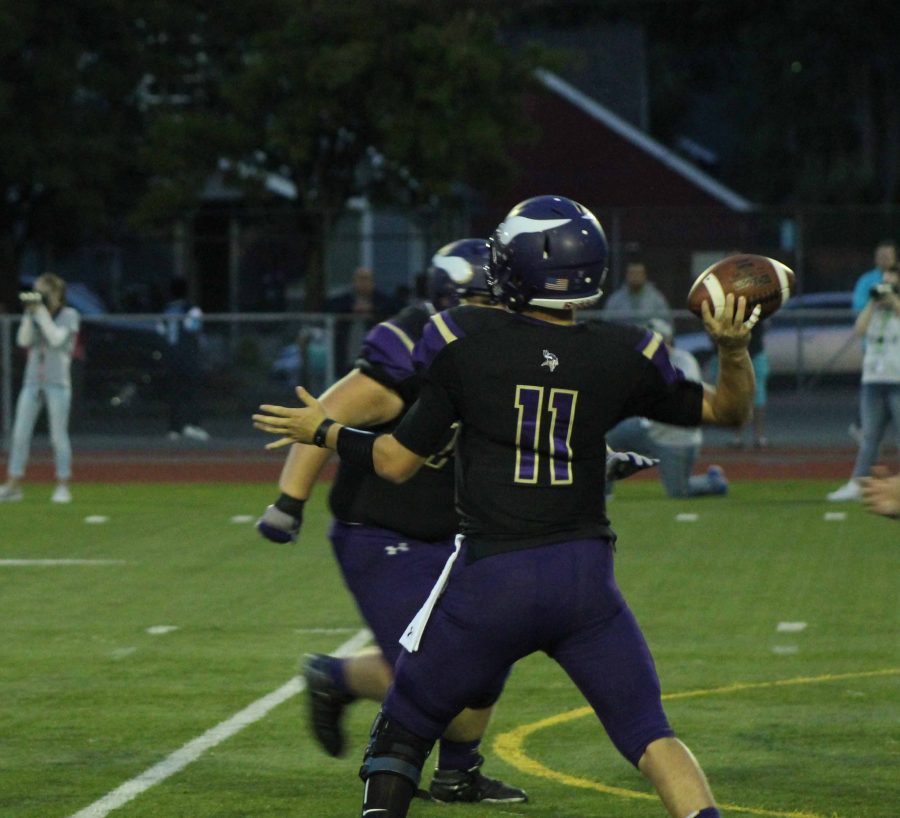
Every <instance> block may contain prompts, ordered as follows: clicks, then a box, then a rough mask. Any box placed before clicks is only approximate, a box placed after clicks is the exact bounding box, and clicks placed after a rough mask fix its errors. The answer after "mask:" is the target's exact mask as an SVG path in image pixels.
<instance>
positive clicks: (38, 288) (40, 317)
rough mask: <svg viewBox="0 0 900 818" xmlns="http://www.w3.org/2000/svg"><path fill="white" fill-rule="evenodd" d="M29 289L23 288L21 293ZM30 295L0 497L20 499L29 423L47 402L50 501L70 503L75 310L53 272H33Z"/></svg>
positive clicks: (21, 327)
mask: <svg viewBox="0 0 900 818" xmlns="http://www.w3.org/2000/svg"><path fill="white" fill-rule="evenodd" d="M26 295H32V294H23V296H26ZM32 299H33V300H28V299H27V298H23V301H22V303H23V304H24V307H25V314H24V316H23V317H22V323H21V324H19V330H18V333H17V334H16V343H17V344H18V345H19V346H20V347H22V348H23V349H26V350H28V361H27V363H26V365H25V376H24V378H23V383H22V390H21V392H19V399H18V401H17V403H16V417H15V422H14V424H13V433H12V448H11V451H10V458H9V466H8V480H7V482H6V485H4V486H3V487H2V488H0V502H14V501H17V500H21V499H22V489H21V487H20V485H19V484H20V481H21V480H22V478H23V477H24V476H25V467H26V466H27V464H28V455H29V450H30V448H31V438H32V435H33V434H34V425H35V423H36V422H37V418H38V414H39V413H40V411H41V407H42V405H43V404H44V403H45V404H46V406H47V416H48V418H49V422H50V442H51V444H52V446H53V459H54V465H55V468H56V489H55V490H54V492H53V495H52V496H51V498H50V499H51V500H52V501H53V502H54V503H69V502H71V501H72V494H71V491H70V490H69V480H70V479H71V477H72V444H71V442H70V440H69V412H70V409H71V405H72V380H71V373H70V370H71V366H72V352H73V350H74V349H75V341H76V338H77V336H78V328H79V323H80V319H79V316H78V312H77V311H76V310H75V309H73V308H72V307H67V306H66V282H65V281H63V279H61V278H60V277H59V276H57V275H54V274H53V273H44V274H43V275H41V276H38V279H37V281H35V284H34V294H33V296H32Z"/></svg>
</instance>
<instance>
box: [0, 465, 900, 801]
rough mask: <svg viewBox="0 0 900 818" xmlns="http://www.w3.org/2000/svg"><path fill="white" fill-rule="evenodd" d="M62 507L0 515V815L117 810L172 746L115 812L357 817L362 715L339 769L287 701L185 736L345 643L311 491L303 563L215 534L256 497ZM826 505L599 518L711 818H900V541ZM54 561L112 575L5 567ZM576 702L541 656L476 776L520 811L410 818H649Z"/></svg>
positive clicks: (660, 501) (155, 490)
mask: <svg viewBox="0 0 900 818" xmlns="http://www.w3.org/2000/svg"><path fill="white" fill-rule="evenodd" d="M75 488H76V502H75V503H73V504H72V505H71V506H62V507H54V506H51V505H50V503H49V502H47V497H49V492H50V488H49V487H46V490H45V487H35V486H29V492H28V495H27V497H26V499H25V501H23V502H22V503H20V504H14V505H6V506H0V560H3V562H2V563H0V600H2V623H0V647H2V650H0V818H69V816H74V815H76V814H78V813H79V812H80V811H84V812H83V813H82V814H81V815H80V816H79V818H102V816H104V815H106V814H108V811H109V810H108V807H109V804H110V803H112V802H111V801H106V802H101V803H100V804H96V805H95V806H94V807H93V808H92V809H91V810H87V809H85V808H87V807H89V806H90V805H92V804H95V802H97V801H99V800H100V799H102V798H103V797H104V796H107V794H109V793H114V792H115V791H117V788H119V787H120V786H121V785H123V784H125V783H126V782H129V781H132V780H133V779H135V778H136V777H137V776H140V775H141V774H142V773H145V772H146V771H148V770H149V769H150V768H152V767H154V765H156V764H158V763H159V762H164V760H166V759H169V758H170V756H172V754H173V753H175V752H176V751H178V750H179V749H180V748H182V747H184V746H185V745H189V747H188V749H187V750H186V751H185V752H187V753H188V755H189V756H190V757H191V759H192V760H191V763H187V764H185V766H184V767H183V768H182V769H180V770H179V771H178V772H175V773H174V774H172V775H168V776H167V777H166V776H162V775H155V776H154V775H153V774H151V775H150V778H155V777H158V778H161V780H160V781H159V782H158V783H156V784H155V785H153V786H150V787H148V788H146V789H145V790H143V791H141V792H139V793H138V794H137V795H135V796H134V797H133V798H131V799H130V800H126V801H125V803H124V805H122V806H120V807H118V808H116V809H115V810H114V811H112V812H111V813H109V814H112V815H113V816H116V818H170V817H175V816H177V817H178V818H180V817H181V816H184V817H185V818H188V817H190V818H206V817H207V816H209V818H212V816H215V818H231V817H235V818H236V817H237V816H254V817H256V816H291V817H292V818H332V816H333V817H334V818H337V817H338V816H341V818H349V816H355V815H357V814H358V809H359V801H360V795H361V784H360V782H359V781H358V779H357V778H356V771H357V769H358V766H359V762H360V759H361V756H362V749H363V747H364V745H365V741H366V736H367V730H368V726H369V723H370V722H371V719H372V717H373V716H374V714H375V712H376V709H377V706H376V705H375V704H374V703H361V704H358V705H356V706H355V707H353V708H351V711H350V716H349V721H348V730H349V732H350V733H351V735H352V741H351V745H352V746H353V750H352V752H351V753H350V755H349V756H348V757H347V758H346V759H342V760H337V761H336V760H333V759H330V758H328V757H326V756H324V755H323V754H322V753H321V752H319V751H318V749H317V748H316V746H315V745H314V744H313V742H312V740H311V739H310V738H309V736H308V734H307V732H306V729H305V725H304V723H303V722H304V718H305V701H304V694H302V693H301V694H300V695H294V696H291V695H290V691H288V692H287V693H285V695H284V697H285V698H286V701H285V702H284V703H283V704H280V705H279V706H277V707H274V708H273V709H272V710H271V711H269V712H268V713H267V714H266V715H264V716H262V717H261V718H258V719H256V720H255V721H253V720H252V719H248V720H250V721H252V723H250V724H248V725H247V726H246V727H245V728H244V729H240V730H236V731H235V732H234V734H233V735H231V736H230V737H228V738H226V739H224V740H222V741H220V742H219V743H217V744H215V745H214V746H211V747H209V748H208V749H207V748H206V747H205V745H204V744H202V743H198V742H196V741H195V740H196V739H198V737H200V736H202V735H203V734H204V733H205V732H206V731H208V730H210V729H211V728H215V727H216V726H217V725H220V724H221V723H222V722H226V721H227V720H228V719H230V718H231V717H232V716H234V715H235V714H236V713H238V712H239V711H241V710H243V709H244V708H245V707H247V706H248V705H251V704H252V703H254V702H256V701H257V700H259V699H261V698H262V697H264V696H266V695H267V694H269V693H271V692H272V691H275V690H279V689H282V688H283V686H284V685H285V684H286V683H287V682H289V680H290V679H291V677H292V676H294V674H295V672H296V667H297V660H298V657H299V656H300V655H301V654H302V653H304V652H309V651H331V650H334V649H336V648H338V647H339V646H341V645H343V644H344V643H346V642H348V640H350V639H351V638H352V637H353V636H354V634H356V633H357V632H358V631H359V629H360V627H361V623H360V621H359V618H358V615H357V613H356V611H355V608H354V607H353V604H352V601H351V600H350V598H349V597H348V595H347V594H346V592H345V591H344V590H343V587H342V584H341V581H340V579H339V577H338V574H337V570H336V567H335V565H334V562H333V560H332V558H331V554H330V549H329V547H328V545H327V541H326V539H325V530H326V525H327V522H328V519H327V516H326V512H325V508H324V496H325V492H324V491H320V492H318V494H317V497H316V500H315V501H314V502H312V503H311V504H310V506H309V510H308V513H307V519H306V523H305V526H304V530H303V541H302V543H301V544H299V545H297V546H275V545H273V544H270V543H266V542H265V541H263V540H261V539H260V538H259V537H258V536H257V534H256V532H255V531H253V529H252V526H251V523H250V522H248V521H243V522H240V521H238V522H233V521H232V518H233V517H234V516H235V515H247V516H248V517H255V515H256V514H258V512H259V511H261V509H262V508H263V507H264V505H265V503H266V502H268V501H269V500H270V499H271V495H272V487H271V486H269V485H261V484H248V485H231V484H226V485H205V484H197V485H190V484H188V485H185V484H180V485H166V484H159V485H134V484H124V485H78V486H76V487H75ZM829 488H833V485H832V484H831V483H829V484H824V483H817V482H813V481H808V482H805V481H797V482H777V483H776V482H772V483H737V484H735V485H733V490H732V495H731V496H729V497H728V498H727V499H723V500H718V499H706V500H694V501H673V500H668V499H664V498H662V497H661V491H660V488H659V486H658V484H656V483H653V482H639V483H634V484H623V485H622V486H620V487H619V490H618V492H617V497H616V498H615V500H614V501H613V502H612V504H611V516H612V517H613V521H614V524H615V526H616V529H617V531H618V532H619V536H620V540H619V551H618V561H617V570H618V577H619V582H620V585H621V586H622V588H623V589H624V591H625V594H626V596H627V597H628V599H629V600H630V602H631V605H632V607H633V608H634V610H635V612H636V614H637V616H638V619H639V620H640V622H641V624H642V626H643V628H644V630H645V633H646V635H647V638H648V640H649V642H650V644H651V647H652V648H653V650H654V654H655V656H656V661H657V666H658V669H659V672H660V676H661V678H662V682H663V690H664V691H665V693H666V695H667V697H668V698H669V701H668V704H667V708H668V712H669V716H670V718H671V720H672V722H673V724H674V725H675V727H676V729H677V730H678V732H679V734H680V735H681V736H682V737H683V738H684V739H685V740H686V741H687V743H688V744H689V745H690V746H691V748H692V749H693V750H694V752H695V753H696V754H697V756H698V757H699V758H700V760H701V762H702V763H703V765H704V768H705V769H706V772H707V774H708V776H709V778H710V781H711V783H712V785H713V789H714V791H715V792H716V795H717V798H718V799H719V801H720V802H721V804H722V805H723V815H726V816H731V815H759V816H791V817H792V818H833V816H839V818H897V816H898V815H900V774H898V770H900V757H898V756H900V753H898V751H900V704H898V702H900V696H898V681H900V640H898V634H900V628H898V624H900V622H898V618H900V617H898V613H900V609H898V600H900V571H898V560H900V523H898V522H894V521H891V520H885V519H882V518H876V517H872V516H870V515H867V514H866V513H865V512H864V511H862V510H861V509H860V508H859V507H858V506H856V505H850V506H849V507H848V506H840V507H835V506H833V505H829V504H826V503H825V502H823V500H822V498H823V497H824V494H825V492H826V490H828V489H829ZM829 512H845V513H846V518H845V519H843V520H826V519H825V515H826V513H829ZM680 513H684V514H697V515H699V517H698V519H697V520H694V521H689V520H688V521H685V520H678V519H677V518H676V517H677V515H678V514H680ZM89 515H99V516H103V517H107V518H108V520H107V521H106V522H102V523H87V522H85V518H86V517H87V516H89ZM61 559H66V560H76V559H77V560H110V561H115V562H109V563H89V564H53V565H45V564H27V565H21V564H11V562H10V561H12V560H29V561H31V560H61ZM486 602H488V603H489V600H488V601H486ZM780 623H806V624H805V626H803V627H802V628H801V626H800V625H797V624H794V625H784V624H782V625H781V630H779V624H780ZM159 626H170V627H171V628H174V629H168V628H165V627H163V628H160V627H159ZM154 628H156V629H158V630H159V631H163V632H153V631H148V629H154ZM792 628H793V629H792ZM583 707H584V701H583V699H582V698H581V697H580V695H579V694H578V692H577V691H576V690H575V689H574V687H573V685H572V684H571V683H570V682H569V681H568V679H567V678H566V677H565V676H564V675H563V674H562V673H561V672H560V671H559V669H558V668H557V667H556V665H555V664H554V663H553V662H551V661H550V660H549V659H547V658H546V657H544V656H533V657H530V658H528V659H527V660H525V661H523V662H521V663H520V664H519V665H518V666H517V667H516V668H515V670H514V671H513V674H512V676H511V678H510V681H509V684H508V687H507V690H506V692H505V694H504V697H503V698H502V699H501V702H500V705H499V707H498V709H497V712H496V715H495V717H494V720H493V722H492V725H491V729H490V731H489V734H488V737H487V740H486V745H487V748H486V753H487V755H488V757H489V761H488V767H487V771H488V772H490V773H493V774H495V775H499V776H501V777H503V778H505V779H506V780H508V781H511V782H514V783H515V784H518V785H521V786H524V787H525V788H526V789H528V791H529V793H530V796H531V803H529V804H524V805H516V806H507V807H503V806H488V805H483V806H458V807H442V806H439V805H432V804H424V803H417V804H415V805H414V806H413V808H412V811H411V813H410V814H411V815H412V816H430V815H433V816H447V818H452V817H453V816H457V815H458V816H472V817H473V818H474V816H531V818H551V816H552V817H553V818H588V816H590V818H645V817H646V818H651V816H662V815H663V811H662V808H661V807H660V806H659V804H658V802H657V801H656V800H655V798H652V797H651V796H650V795H649V790H648V787H647V785H646V783H645V782H644V781H643V779H642V778H641V777H640V775H639V774H637V773H636V772H635V771H634V770H633V769H632V768H631V767H630V766H629V765H628V764H627V763H626V762H625V761H623V760H622V759H621V758H620V757H619V756H618V755H617V754H616V753H615V751H614V750H613V749H612V747H611V745H610V744H609V742H608V740H607V739H606V737H605V735H604V734H603V732H602V729H601V728H600V726H599V725H598V723H597V722H596V720H595V719H594V718H593V716H592V715H590V714H588V713H586V712H584V710H583ZM191 742H194V743H193V744H190V743H191ZM178 758H181V756H176V760H177V759H178ZM170 763H173V764H174V763H175V762H170ZM160 769H161V768H157V772H159V770H160ZM162 769H163V770H165V769H167V768H165V767H164V768H162ZM123 800H124V799H123ZM104 804H106V806H104Z"/></svg>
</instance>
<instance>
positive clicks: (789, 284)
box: [687, 254, 797, 318]
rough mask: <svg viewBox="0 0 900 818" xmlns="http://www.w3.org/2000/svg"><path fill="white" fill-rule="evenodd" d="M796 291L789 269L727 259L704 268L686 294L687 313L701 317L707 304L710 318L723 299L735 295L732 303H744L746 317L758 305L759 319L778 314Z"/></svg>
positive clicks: (757, 259)
mask: <svg viewBox="0 0 900 818" xmlns="http://www.w3.org/2000/svg"><path fill="white" fill-rule="evenodd" d="M796 289H797V280H796V278H795V276H794V271H793V270H791V268H790V267H787V266H786V265H784V264H782V263H781V262H780V261H776V260H775V259H773V258H767V257H766V256H752V255H743V254H742V255H739V256H728V258H723V259H722V260H721V261H717V262H716V263H715V264H713V265H711V266H710V267H707V268H706V269H705V270H704V271H703V272H702V273H700V275H699V276H697V280H696V281H695V282H694V284H693V286H692V287H691V289H690V292H689V293H688V304H687V305H688V309H689V310H690V311H691V312H692V313H694V315H697V316H700V317H702V315H703V314H702V312H701V305H702V304H703V302H704V301H709V302H710V304H709V306H710V307H711V308H712V312H713V314H715V312H716V308H717V307H720V306H722V305H724V303H725V296H726V295H728V293H734V297H735V299H737V298H738V297H740V296H744V297H745V298H746V299H747V311H746V313H745V314H746V315H747V316H749V315H750V313H751V311H752V310H753V308H754V307H755V306H756V305H757V304H759V305H760V308H761V312H760V316H759V317H760V318H766V317H768V316H770V315H772V314H773V313H775V312H778V310H779V309H781V308H782V307H783V306H784V305H785V304H786V303H787V301H788V299H789V298H790V297H791V296H792V295H793V294H794V292H795V290H796Z"/></svg>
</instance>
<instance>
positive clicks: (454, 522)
mask: <svg viewBox="0 0 900 818" xmlns="http://www.w3.org/2000/svg"><path fill="white" fill-rule="evenodd" d="M489 257H490V253H489V246H488V243H487V241H485V240H484V239H463V240H460V241H456V242H452V243H451V244H448V245H446V246H445V247H442V248H441V249H440V250H438V251H437V253H435V255H434V257H433V259H432V264H431V267H430V269H429V271H428V273H429V281H430V288H431V293H430V296H431V301H432V303H434V304H436V305H437V306H438V307H439V308H443V307H449V306H453V305H455V304H456V303H458V301H459V299H462V300H463V301H464V302H469V303H471V302H473V301H474V302H483V305H489V304H490V303H491V302H492V298H491V296H490V293H489V291H488V289H487V284H486V280H485V269H486V267H487V263H488V260H489ZM434 312H435V310H434V309H432V308H431V305H429V304H424V305H416V306H411V307H407V308H406V309H404V310H402V311H401V312H400V313H398V314H397V315H395V316H394V317H392V318H390V319H389V320H387V321H384V322H382V323H380V324H378V325H377V326H376V327H374V328H373V329H372V330H371V331H370V332H369V334H368V335H367V336H366V339H365V341H364V343H363V347H362V350H361V353H360V356H359V358H358V360H357V361H356V366H355V368H354V370H353V371H352V372H351V373H349V374H348V375H346V376H345V377H344V378H343V379H342V380H340V381H339V382H338V383H336V384H335V385H334V386H333V387H331V388H330V389H329V390H327V391H326V392H325V394H324V395H323V396H322V403H323V405H325V406H327V408H328V411H329V413H330V414H331V415H332V416H333V417H339V418H341V420H342V421H344V422H345V423H352V424H357V425H360V426H365V427H369V428H373V429H378V430H388V429H393V428H394V427H395V426H396V424H397V422H398V421H399V419H400V418H401V417H402V416H403V414H404V413H405V411H406V409H408V408H409V406H411V405H412V403H413V402H414V401H415V398H416V397H417V395H418V385H419V382H418V379H417V378H416V373H415V369H414V365H413V359H412V351H413V347H414V344H415V342H416V341H418V340H419V338H420V337H421V334H422V330H423V329H424V327H425V326H426V324H427V323H428V320H429V318H430V317H431V316H432V315H433V314H434ZM445 433H446V434H445V436H446V444H447V445H446V448H447V451H446V452H444V453H439V454H437V455H435V456H434V457H430V458H429V459H428V461H427V462H426V465H425V468H423V469H422V470H421V471H420V472H419V474H418V475H416V477H415V478H413V479H412V480H410V481H409V482H407V483H404V484H403V485H394V484H391V483H387V482H385V481H383V480H380V479H379V478H377V477H376V476H375V475H373V474H371V473H370V472H367V471H364V470H361V469H359V468H358V467H354V466H352V465H348V464H346V463H341V465H340V467H339V470H338V474H337V477H336V479H335V481H334V483H333V485H332V488H331V492H330V494H329V505H330V509H331V512H332V514H333V517H334V521H333V523H332V525H331V529H330V531H329V538H330V539H331V542H332V546H333V550H334V554H335V557H336V559H337V562H338V565H339V566H340V570H341V573H342V575H343V579H344V582H345V584H346V585H347V588H348V589H349V590H350V592H351V594H352V595H353V598H354V600H355V601H356V604H357V607H358V608H359V611H360V614H361V615H362V617H363V619H364V620H365V622H366V624H367V625H368V626H369V627H370V629H371V630H372V633H373V635H374V638H375V642H376V643H377V647H373V648H369V649H366V650H363V651H361V652H359V653H357V654H355V655H353V656H350V657H346V658H338V657H334V656H327V655H324V654H315V655H312V656H308V657H306V659H305V661H304V667H303V671H304V676H305V677H306V681H307V685H308V688H309V704H310V717H311V724H312V728H313V732H314V734H315V736H316V738H317V740H318V741H319V743H320V744H321V745H322V747H323V748H324V749H325V751H326V752H327V753H329V754H330V755H333V756H340V755H343V753H344V749H345V738H344V734H343V730H342V727H341V721H342V717H343V711H344V709H345V708H346V706H347V705H348V704H350V703H351V702H352V701H354V700H355V699H357V698H364V699H372V700H375V701H382V700H383V698H384V695H385V693H386V692H387V689H388V686H389V684H390V682H391V680H392V678H393V675H392V669H393V666H394V664H395V663H396V661H397V658H398V656H399V654H400V650H401V648H400V643H399V638H400V636H401V635H402V633H403V631H404V630H405V628H406V626H407V625H408V624H409V622H410V621H411V620H412V618H413V616H414V615H415V613H416V611H417V610H418V608H419V606H420V605H421V604H422V602H423V600H425V599H426V597H427V596H428V592H429V591H430V590H431V588H432V586H433V585H434V583H435V581H436V580H437V578H438V576H440V573H441V569H442V568H443V566H444V564H445V563H446V561H447V558H448V557H449V555H450V554H451V553H452V552H453V538H454V536H455V534H456V531H457V528H458V526H459V518H458V517H457V515H456V510H455V508H454V503H453V460H452V458H453V453H452V431H451V429H450V426H449V425H448V427H447V430H445ZM330 454H331V453H330V452H328V451H327V450H326V449H321V448H317V447H315V446H302V445H295V446H292V447H291V451H290V453H289V455H288V458H287V461H286V462H285V465H284V468H283V470H282V474H281V478H280V480H279V488H280V489H281V491H282V494H281V496H280V497H279V498H278V500H276V501H275V503H274V504H273V505H272V506H269V508H268V509H266V512H265V513H264V514H263V516H262V517H261V518H260V520H259V522H258V523H257V528H258V529H259V531H260V533H262V534H263V536H265V537H267V538H268V539H271V540H274V541H276V542H289V541H292V540H294V539H296V537H297V535H298V533H299V529H300V524H301V520H302V512H303V504H304V502H305V501H306V499H308V498H309V496H310V493H311V491H312V488H313V485H314V483H315V481H316V479H317V477H318V475H319V472H320V471H321V469H322V467H323V466H324V465H325V462H326V461H327V459H328V458H329V457H330ZM498 694H499V691H498ZM494 699H495V697H493V696H492V697H490V698H489V699H485V700H484V701H481V702H473V706H472V707H469V708H466V709H465V710H463V711H462V712H461V713H460V714H459V715H458V716H457V717H456V718H454V719H453V720H452V721H451V722H450V724H449V725H448V726H447V729H446V730H445V731H443V734H442V737H441V741H440V748H439V753H438V759H437V769H436V770H435V773H434V777H433V780H432V783H431V787H430V790H429V793H428V794H429V795H430V796H431V797H432V798H434V799H435V800H440V801H462V802H466V801H468V802H478V801H489V802H498V803H516V802H522V801H526V800H527V795H526V793H525V791H524V790H522V789H519V788H518V787H513V786H510V785H509V784H506V783H505V782H503V781H500V780H497V779H493V778H489V777H487V776H485V775H483V774H482V773H481V766H482V764H483V761H484V759H483V757H482V756H481V754H480V753H479V746H480V742H481V738H482V736H483V735H484V732H485V730H486V728H487V724H488V720H489V718H490V715H491V710H492V705H493V702H494ZM419 793H420V795H424V794H425V793H424V792H423V791H421V790H420V791H419Z"/></svg>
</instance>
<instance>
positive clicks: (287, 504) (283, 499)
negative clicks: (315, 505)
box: [272, 492, 306, 520]
mask: <svg viewBox="0 0 900 818" xmlns="http://www.w3.org/2000/svg"><path fill="white" fill-rule="evenodd" d="M305 503H306V500H298V499H297V498H296V497H291V495H290V494H285V493H284V492H282V494H281V496H280V497H279V498H278V499H277V500H276V501H275V502H274V503H273V504H272V505H274V506H275V508H277V509H278V510H279V511H283V512H284V513H285V514H290V515H291V517H294V518H295V519H297V520H302V519H303V506H304V504H305Z"/></svg>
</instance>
